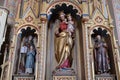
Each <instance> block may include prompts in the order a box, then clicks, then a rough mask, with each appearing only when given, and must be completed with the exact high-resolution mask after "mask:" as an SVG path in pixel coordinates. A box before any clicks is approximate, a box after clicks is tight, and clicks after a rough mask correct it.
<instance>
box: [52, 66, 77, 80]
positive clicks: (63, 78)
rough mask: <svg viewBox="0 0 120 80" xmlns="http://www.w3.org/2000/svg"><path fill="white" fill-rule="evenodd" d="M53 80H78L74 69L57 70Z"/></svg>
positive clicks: (54, 72)
mask: <svg viewBox="0 0 120 80" xmlns="http://www.w3.org/2000/svg"><path fill="white" fill-rule="evenodd" d="M53 80H76V76H75V71H74V70H73V69H68V68H66V69H57V70H55V71H53Z"/></svg>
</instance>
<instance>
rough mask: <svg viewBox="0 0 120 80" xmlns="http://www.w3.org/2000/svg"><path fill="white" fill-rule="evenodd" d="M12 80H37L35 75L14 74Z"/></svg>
mask: <svg viewBox="0 0 120 80" xmlns="http://www.w3.org/2000/svg"><path fill="white" fill-rule="evenodd" d="M12 80H35V76H34V75H13V79H12Z"/></svg>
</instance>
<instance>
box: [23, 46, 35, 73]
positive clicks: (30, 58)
mask: <svg viewBox="0 0 120 80" xmlns="http://www.w3.org/2000/svg"><path fill="white" fill-rule="evenodd" d="M34 64H35V50H34V47H33V46H30V50H29V51H28V52H27V57H26V64H25V69H26V70H25V73H27V74H31V73H33V69H34Z"/></svg>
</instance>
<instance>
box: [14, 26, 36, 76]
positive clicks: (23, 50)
mask: <svg viewBox="0 0 120 80" xmlns="http://www.w3.org/2000/svg"><path fill="white" fill-rule="evenodd" d="M35 31H36V30H35V29H31V28H30V27H27V29H22V30H21V33H19V35H18V40H17V45H16V47H17V49H18V50H17V51H16V53H17V54H18V56H16V57H17V60H16V66H17V70H16V73H17V74H20V75H26V74H34V72H35V55H36V44H37V34H36V33H35ZM17 62H18V63H17Z"/></svg>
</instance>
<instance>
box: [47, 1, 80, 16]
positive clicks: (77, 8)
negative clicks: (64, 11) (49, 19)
mask: <svg viewBox="0 0 120 80" xmlns="http://www.w3.org/2000/svg"><path fill="white" fill-rule="evenodd" d="M62 4H66V5H67V6H70V5H72V6H73V9H76V10H77V11H78V12H77V15H79V16H81V14H82V9H81V8H80V7H79V6H78V5H76V4H75V3H73V2H71V1H56V2H54V3H52V4H51V5H50V6H49V7H48V8H47V10H46V12H47V14H48V15H50V14H52V12H51V9H55V6H56V5H59V6H61V5H62Z"/></svg>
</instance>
